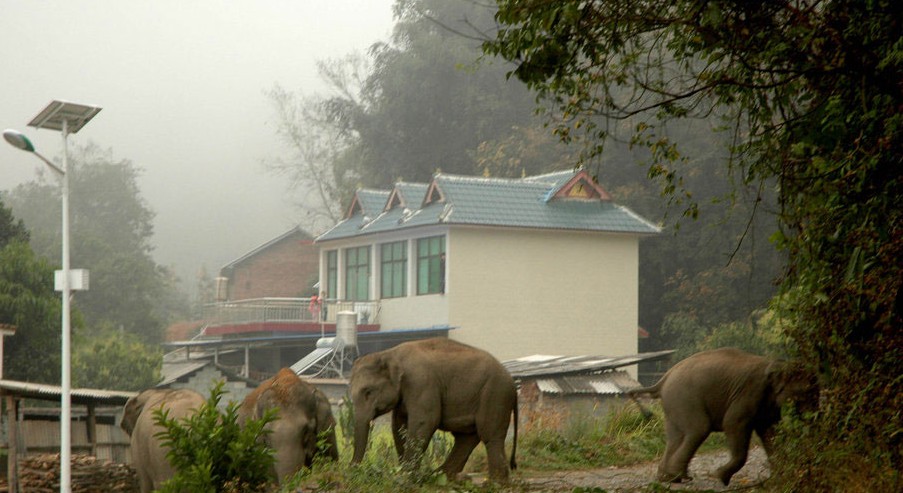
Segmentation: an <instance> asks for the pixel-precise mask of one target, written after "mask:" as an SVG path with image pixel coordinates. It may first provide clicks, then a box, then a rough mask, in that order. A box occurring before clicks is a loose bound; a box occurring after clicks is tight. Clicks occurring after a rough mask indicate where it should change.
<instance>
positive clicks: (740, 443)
mask: <svg viewBox="0 0 903 493" xmlns="http://www.w3.org/2000/svg"><path fill="white" fill-rule="evenodd" d="M751 434H752V430H750V429H749V428H740V429H731V430H725V432H724V435H725V437H726V438H727V446H728V450H729V451H730V454H731V456H730V459H729V460H728V462H727V464H724V465H723V466H721V467H719V468H718V471H717V472H716V476H717V477H718V479H720V480H721V482H722V483H724V485H725V486H727V485H728V483H730V482H731V476H733V475H734V474H735V473H736V472H737V471H739V470H740V469H741V468H743V465H744V464H746V457H747V455H748V454H749V437H750V435H751Z"/></svg>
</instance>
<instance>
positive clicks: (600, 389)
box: [536, 371, 640, 395]
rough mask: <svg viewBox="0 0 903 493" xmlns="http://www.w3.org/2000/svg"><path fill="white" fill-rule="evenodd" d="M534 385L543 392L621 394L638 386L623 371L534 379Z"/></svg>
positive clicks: (637, 383)
mask: <svg viewBox="0 0 903 493" xmlns="http://www.w3.org/2000/svg"><path fill="white" fill-rule="evenodd" d="M536 386H537V387H538V388H539V391H540V392H542V393H544V394H559V395H572V394H593V395H621V394H623V393H624V391H626V390H629V389H633V388H637V387H640V384H639V382H637V381H636V380H634V379H633V378H631V377H630V375H628V374H627V372H624V371H607V372H604V373H600V374H598V375H575V376H565V377H556V378H539V379H536Z"/></svg>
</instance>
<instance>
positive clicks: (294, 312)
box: [204, 298, 379, 326]
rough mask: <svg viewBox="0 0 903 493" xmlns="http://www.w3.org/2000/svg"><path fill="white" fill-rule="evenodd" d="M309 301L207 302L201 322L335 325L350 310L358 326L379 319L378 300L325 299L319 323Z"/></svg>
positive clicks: (211, 324)
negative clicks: (323, 323) (337, 316)
mask: <svg viewBox="0 0 903 493" xmlns="http://www.w3.org/2000/svg"><path fill="white" fill-rule="evenodd" d="M309 307H310V298H254V299H248V300H238V301H223V302H218V303H209V304H207V305H205V306H204V320H206V321H207V324H208V325H210V326H217V325H240V324H251V323H263V322H318V321H323V322H327V323H335V321H336V314H337V313H339V312H343V311H353V312H356V313H357V314H358V323H359V324H375V323H378V320H379V301H345V300H325V302H324V303H323V304H322V312H321V313H319V318H320V319H321V320H318V318H317V315H318V314H317V313H316V311H311V310H310V309H309Z"/></svg>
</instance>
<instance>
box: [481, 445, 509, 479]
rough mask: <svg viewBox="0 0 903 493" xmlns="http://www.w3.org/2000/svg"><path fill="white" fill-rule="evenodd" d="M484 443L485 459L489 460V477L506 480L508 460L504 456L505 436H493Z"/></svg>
mask: <svg viewBox="0 0 903 493" xmlns="http://www.w3.org/2000/svg"><path fill="white" fill-rule="evenodd" d="M485 444H486V459H487V461H488V462H489V479H491V480H493V481H496V482H502V483H506V482H508V472H509V470H508V460H507V458H506V457H505V437H504V436H502V437H500V438H494V439H491V440H489V441H487V442H485Z"/></svg>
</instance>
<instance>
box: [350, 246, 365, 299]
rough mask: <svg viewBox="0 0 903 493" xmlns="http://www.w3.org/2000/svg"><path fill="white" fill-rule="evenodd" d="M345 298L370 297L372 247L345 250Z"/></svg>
mask: <svg viewBox="0 0 903 493" xmlns="http://www.w3.org/2000/svg"><path fill="white" fill-rule="evenodd" d="M345 298H346V299H349V300H351V301H367V300H369V299H370V247H369V246H363V247H357V248H349V249H347V250H345Z"/></svg>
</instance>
